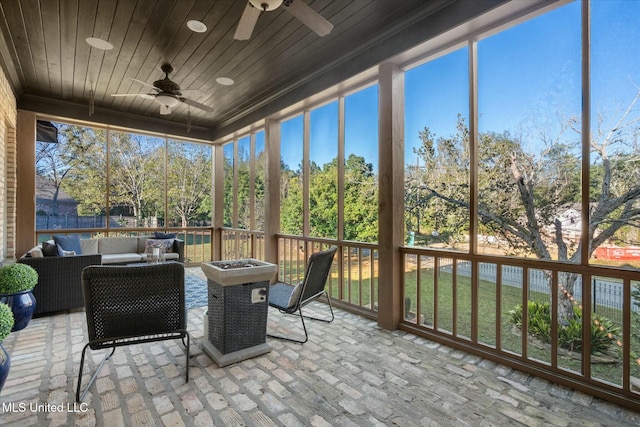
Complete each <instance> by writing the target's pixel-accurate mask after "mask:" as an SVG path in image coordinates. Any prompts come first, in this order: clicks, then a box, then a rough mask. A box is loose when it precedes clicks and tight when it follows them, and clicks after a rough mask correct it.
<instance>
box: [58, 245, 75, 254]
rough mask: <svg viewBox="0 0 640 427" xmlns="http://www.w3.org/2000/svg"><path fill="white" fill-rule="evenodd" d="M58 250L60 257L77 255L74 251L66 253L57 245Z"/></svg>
mask: <svg viewBox="0 0 640 427" xmlns="http://www.w3.org/2000/svg"><path fill="white" fill-rule="evenodd" d="M56 248H57V249H58V256H74V255H75V254H76V253H75V252H74V251H65V250H64V249H62V246H60V245H56Z"/></svg>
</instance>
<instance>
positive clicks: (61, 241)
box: [53, 234, 82, 255]
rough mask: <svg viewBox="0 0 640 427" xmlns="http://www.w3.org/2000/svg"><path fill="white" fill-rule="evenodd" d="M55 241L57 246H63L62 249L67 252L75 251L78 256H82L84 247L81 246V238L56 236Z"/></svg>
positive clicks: (75, 235)
mask: <svg viewBox="0 0 640 427" xmlns="http://www.w3.org/2000/svg"><path fill="white" fill-rule="evenodd" d="M53 241H54V242H56V244H57V245H60V246H62V249H64V250H65V251H73V252H75V253H76V254H78V255H81V254H82V247H81V246H80V236H78V235H77V234H72V235H69V236H65V235H61V234H55V235H54V236H53Z"/></svg>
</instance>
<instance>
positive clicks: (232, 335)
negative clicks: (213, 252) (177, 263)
mask: <svg viewBox="0 0 640 427" xmlns="http://www.w3.org/2000/svg"><path fill="white" fill-rule="evenodd" d="M200 267H201V268H202V271H203V272H204V274H205V276H207V285H208V299H209V303H208V311H207V319H206V322H207V326H208V332H207V341H205V343H204V345H203V349H204V351H205V352H206V353H207V354H208V355H209V356H210V357H211V358H212V359H213V361H214V362H216V364H217V365H218V366H220V367H222V366H226V365H230V364H232V363H236V362H239V361H241V360H245V359H249V358H252V357H255V356H259V355H261V354H265V353H268V352H269V351H271V346H269V344H267V342H266V341H267V311H268V308H269V305H268V298H269V281H270V280H271V279H272V278H273V276H274V275H275V274H276V271H277V269H278V266H277V265H275V264H270V263H268V262H264V261H258V260H255V259H251V258H249V259H239V260H230V261H211V262H203V263H202V264H201V265H200Z"/></svg>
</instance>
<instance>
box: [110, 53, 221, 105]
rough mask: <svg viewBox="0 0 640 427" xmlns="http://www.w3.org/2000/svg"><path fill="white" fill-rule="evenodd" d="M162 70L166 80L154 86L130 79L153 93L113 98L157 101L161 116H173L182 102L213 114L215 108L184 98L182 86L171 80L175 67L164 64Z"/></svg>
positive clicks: (119, 94)
mask: <svg viewBox="0 0 640 427" xmlns="http://www.w3.org/2000/svg"><path fill="white" fill-rule="evenodd" d="M160 69H161V70H162V72H163V73H164V78H163V79H160V80H156V81H155V82H153V84H152V85H151V84H149V83H147V82H144V81H142V80H138V79H134V78H133V77H129V78H130V79H131V80H134V81H136V82H138V83H140V84H143V85H145V86H148V87H150V88H151V89H152V92H148V93H112V94H111V96H139V97H141V98H145V99H155V101H156V102H157V103H158V104H160V114H162V115H167V114H171V109H172V108H175V107H177V106H178V105H180V103H181V102H182V103H185V104H187V105H189V106H191V107H195V108H197V109H199V110H202V111H206V112H207V113H211V112H213V108H211V107H209V106H208V105H204V104H201V103H199V102H196V101H194V100H192V99H189V98H185V97H183V96H182V91H181V89H180V86H178V84H177V83H176V82H174V81H172V80H171V79H169V74H171V73H172V72H173V67H172V66H171V65H170V64H163V65H162V67H160Z"/></svg>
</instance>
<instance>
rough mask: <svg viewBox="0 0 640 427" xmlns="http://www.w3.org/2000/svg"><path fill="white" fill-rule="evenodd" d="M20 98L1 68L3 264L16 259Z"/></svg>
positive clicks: (0, 240)
mask: <svg viewBox="0 0 640 427" xmlns="http://www.w3.org/2000/svg"><path fill="white" fill-rule="evenodd" d="M16 120H17V109H16V98H15V96H14V95H13V91H12V90H11V86H10V85H9V81H8V80H7V78H6V76H5V74H4V71H3V70H2V68H0V261H1V262H4V260H5V259H7V258H14V257H15V237H16Z"/></svg>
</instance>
